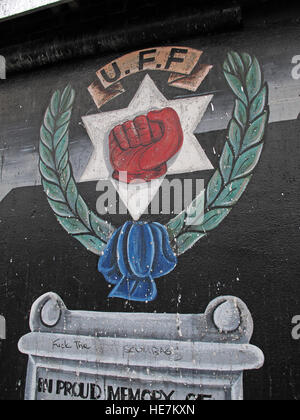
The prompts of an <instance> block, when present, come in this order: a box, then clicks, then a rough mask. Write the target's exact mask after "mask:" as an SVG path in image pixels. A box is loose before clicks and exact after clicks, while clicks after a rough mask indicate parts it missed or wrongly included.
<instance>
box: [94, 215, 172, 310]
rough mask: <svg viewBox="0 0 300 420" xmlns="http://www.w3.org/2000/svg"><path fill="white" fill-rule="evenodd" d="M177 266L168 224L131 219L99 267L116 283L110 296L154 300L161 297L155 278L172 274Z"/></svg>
mask: <svg viewBox="0 0 300 420" xmlns="http://www.w3.org/2000/svg"><path fill="white" fill-rule="evenodd" d="M176 265H177V258H176V256H175V254H174V253H173V251H172V248H171V245H170V241H169V236H168V232H167V230H166V228H165V227H164V226H162V225H160V224H159V223H134V222H127V223H125V225H124V226H123V227H121V228H120V229H118V230H117V231H116V232H115V233H114V235H113V236H112V238H111V239H110V241H109V243H108V245H107V247H106V250H105V252H104V255H103V256H102V257H101V258H100V260H99V265H98V270H99V271H100V273H102V274H103V275H104V277H105V279H106V281H107V282H108V283H110V284H114V285H115V288H114V289H113V291H112V292H111V293H110V295H109V297H116V298H121V299H126V300H132V301H138V302H150V301H153V300H154V299H155V298H156V296H157V288H156V284H155V281H154V279H156V278H159V277H162V276H164V275H166V274H168V273H170V272H171V271H173V270H174V268H175V267H176Z"/></svg>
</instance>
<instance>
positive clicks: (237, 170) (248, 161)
mask: <svg viewBox="0 0 300 420" xmlns="http://www.w3.org/2000/svg"><path fill="white" fill-rule="evenodd" d="M262 150H263V144H260V145H258V146H256V147H253V148H252V149H250V150H248V151H246V152H244V153H243V154H242V155H241V156H240V157H239V158H238V160H237V161H236V164H235V166H234V168H233V171H232V179H236V178H240V177H245V176H247V175H249V174H250V173H251V172H252V171H253V170H254V168H255V167H256V165H257V164H258V161H259V159H260V156H261V153H262Z"/></svg>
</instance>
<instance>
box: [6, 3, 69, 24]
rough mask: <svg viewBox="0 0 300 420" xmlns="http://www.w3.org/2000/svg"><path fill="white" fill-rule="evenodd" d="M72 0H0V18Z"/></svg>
mask: <svg viewBox="0 0 300 420" xmlns="http://www.w3.org/2000/svg"><path fill="white" fill-rule="evenodd" d="M66 1H70V0H63V1H62V0H0V19H6V18H8V17H11V16H14V15H19V14H22V13H25V12H29V11H30V10H34V9H38V8H40V7H45V6H50V5H53V4H55V3H65V2H66Z"/></svg>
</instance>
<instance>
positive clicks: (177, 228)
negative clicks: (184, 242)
mask: <svg viewBox="0 0 300 420" xmlns="http://www.w3.org/2000/svg"><path fill="white" fill-rule="evenodd" d="M185 218H186V212H185V211H183V212H182V213H180V214H178V216H176V217H174V218H173V219H172V220H170V222H169V223H168V224H167V225H166V227H167V231H168V234H169V237H170V239H171V241H173V240H174V239H175V238H176V237H177V236H178V234H179V233H180V232H181V230H182V228H183V226H184V221H185Z"/></svg>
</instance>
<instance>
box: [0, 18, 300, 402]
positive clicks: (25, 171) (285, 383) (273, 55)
mask: <svg viewBox="0 0 300 420" xmlns="http://www.w3.org/2000/svg"><path fill="white" fill-rule="evenodd" d="M298 39H299V28H298V27H293V26H291V27H286V28H285V31H284V36H283V34H282V29H280V30H279V29H276V27H275V28H272V29H270V30H269V31H268V33H266V32H264V31H261V32H259V31H257V30H256V31H255V32H251V31H249V32H248V34H247V36H245V34H244V33H234V34H232V35H228V34H227V35H224V36H220V35H219V36H215V37H213V36H212V37H210V38H209V39H206V40H205V41H204V40H200V39H199V40H197V39H193V40H184V42H183V41H182V42H181V43H180V42H179V44H177V45H181V46H182V47H184V48H186V47H190V48H195V49H197V50H202V51H204V54H203V56H202V58H201V62H202V63H205V64H212V65H213V66H214V67H213V69H212V70H211V71H210V72H209V74H208V75H207V76H206V78H205V80H204V81H203V82H202V84H201V86H200V87H199V88H198V90H197V91H196V92H191V91H188V90H181V89H179V88H178V87H173V86H169V85H168V83H167V82H168V78H169V74H168V75H166V74H165V73H163V72H161V71H157V70H156V71H152V70H151V71H148V72H141V73H138V74H136V75H132V76H129V75H128V76H129V77H127V78H126V79H125V80H124V81H123V82H122V83H123V87H124V88H125V92H124V93H123V94H121V95H119V96H118V97H116V98H115V99H113V100H112V101H110V102H109V103H107V104H106V105H105V106H104V107H103V108H102V109H101V112H102V113H105V112H109V111H114V112H116V111H117V110H120V109H122V108H127V107H128V105H129V104H130V102H131V101H132V99H133V97H134V96H135V95H136V92H137V89H138V87H139V86H140V85H141V83H142V82H143V80H144V78H145V76H146V74H147V73H148V76H150V77H151V79H152V81H153V82H154V83H155V85H156V87H157V89H158V90H160V92H161V93H162V94H163V95H164V96H165V97H166V98H167V99H168V100H169V101H170V100H173V101H175V100H179V101H180V100H182V99H183V97H184V99H186V98H194V99H195V97H197V95H198V96H199V95H208V94H209V95H210V94H211V95H214V96H213V98H212V100H211V103H212V105H209V106H208V108H207V111H206V113H205V115H204V116H203V119H202V121H201V122H200V121H199V125H198V127H197V130H196V133H197V134H196V137H197V140H198V143H199V145H200V146H201V147H202V149H203V150H204V152H205V154H206V156H207V157H208V159H209V161H210V162H211V164H212V166H213V167H214V168H218V165H219V160H220V156H221V154H222V150H223V148H224V144H225V141H226V136H227V130H226V127H227V124H228V121H229V120H230V118H231V117H232V109H233V106H234V95H233V92H232V91H231V90H230V89H229V87H228V85H227V83H226V81H225V78H224V74H223V69H222V66H223V63H224V60H225V59H226V54H227V53H228V52H229V51H232V50H234V51H238V52H247V53H249V54H251V55H255V56H256V57H257V58H258V61H259V63H260V64H261V66H262V72H263V76H264V79H265V81H266V82H267V83H268V85H269V92H270V96H269V105H270V122H269V124H268V126H267V129H266V132H265V137H264V149H263V152H262V155H261V158H260V161H259V163H258V166H257V167H256V169H255V170H254V171H253V177H252V180H251V182H250V183H249V186H248V187H247V190H246V191H245V193H244V195H243V196H242V198H240V200H239V202H238V203H237V204H236V205H235V206H234V208H233V210H232V211H231V213H230V214H229V215H228V217H227V218H226V219H225V220H224V221H223V222H222V224H220V226H218V227H217V228H216V229H214V230H213V231H212V232H211V233H210V234H209V235H208V236H206V237H204V238H202V239H201V240H200V241H199V242H198V243H197V244H196V245H195V246H193V247H192V248H191V249H190V250H189V251H188V252H186V253H184V255H182V256H180V257H178V265H177V267H176V269H175V270H174V271H172V272H171V273H170V274H168V275H165V276H164V277H163V278H161V279H158V280H157V281H156V283H157V287H158V296H157V297H156V299H153V301H150V302H146V303H145V302H136V301H132V300H130V299H127V300H122V299H119V298H108V294H109V293H110V292H111V288H109V287H108V284H107V282H106V281H105V279H104V276H103V275H102V274H100V273H99V272H98V270H97V264H98V258H97V256H96V255H94V254H93V253H91V252H88V251H87V250H86V249H85V247H83V246H82V245H81V244H80V243H79V242H77V241H76V240H75V239H74V238H72V236H71V235H67V234H66V232H65V231H64V230H63V229H62V227H61V226H60V225H59V224H58V223H57V220H56V218H55V217H54V214H53V211H52V209H51V208H50V207H49V204H48V202H47V197H46V195H45V193H44V191H43V188H42V186H41V185H40V184H41V177H40V172H39V141H40V137H39V135H40V134H39V132H40V126H41V124H42V122H43V118H44V114H45V111H46V109H47V107H48V105H49V102H50V98H51V96H52V94H53V93H54V92H55V91H56V89H63V88H64V87H65V86H66V85H67V84H71V85H72V87H73V88H74V90H75V92H76V100H75V105H74V108H73V113H72V118H71V125H70V154H71V163H72V166H73V170H74V175H75V178H76V181H77V183H78V188H79V191H80V193H81V194H82V196H83V197H84V199H85V200H86V202H87V204H88V206H89V208H91V209H93V210H94V211H95V210H96V201H97V198H98V197H99V192H96V184H97V182H95V181H92V182H80V180H81V177H82V175H83V174H84V172H85V170H86V168H87V165H88V163H89V160H90V158H91V156H92V152H93V146H92V142H91V140H90V138H89V136H88V134H87V131H86V128H85V126H84V124H83V122H82V117H88V116H90V115H94V114H97V113H98V110H97V107H96V106H95V102H94V101H93V99H92V97H91V96H90V94H89V92H88V90H87V88H88V87H89V86H90V85H91V84H92V83H93V82H94V81H95V79H96V76H95V73H96V71H98V69H99V68H100V67H102V66H105V65H106V64H108V63H109V62H111V61H112V60H116V59H117V58H119V57H120V55H121V54H115V55H113V56H101V57H98V58H97V59H90V60H82V61H80V62H71V63H68V64H63V65H60V66H56V67H52V68H48V69H40V70H37V71H34V72H31V73H28V74H21V75H15V76H14V77H13V78H11V79H10V78H8V79H7V80H6V81H2V82H1V89H0V116H1V127H0V142H1V144H0V157H1V168H0V193H1V203H0V221H1V238H0V244H1V259H0V273H1V277H0V313H1V315H3V316H4V317H5V319H6V323H7V333H6V340H5V341H0V371H1V380H0V398H1V399H14V398H15V399H23V398H24V391H25V377H26V369H27V356H26V355H23V354H21V353H20V352H19V350H18V342H19V340H20V338H21V337H22V336H24V335H25V334H27V333H28V332H29V327H28V322H29V313H30V308H31V305H32V304H33V302H34V301H35V300H36V299H37V298H39V297H40V296H41V295H43V294H44V293H47V292H50V291H51V292H55V293H57V294H58V295H59V296H61V298H62V299H63V301H64V303H65V304H66V305H67V307H68V308H72V310H85V311H97V312H105V313H114V312H117V313H120V312H124V313H129V314H130V313H133V314H135V315H134V316H135V317H136V318H137V319H138V318H139V313H148V314H153V313H169V314H199V313H204V312H205V309H206V307H207V305H208V304H209V302H211V301H212V300H213V299H215V298H217V297H219V296H228V295H230V296H236V297H238V298H240V299H242V301H244V302H245V303H246V305H247V306H248V308H249V310H250V312H251V314H252V317H253V321H254V327H255V329H254V335H253V338H252V340H251V342H253V343H254V344H255V345H256V346H258V347H259V348H260V349H261V350H262V351H263V353H264V355H265V364H264V366H263V367H262V368H261V369H260V370H258V371H255V372H249V373H246V374H245V381H244V392H245V398H246V399H298V398H299V397H300V395H299V392H300V390H299V361H298V357H299V356H298V353H299V342H298V341H297V340H295V339H293V338H292V334H291V332H292V328H293V325H292V319H293V317H295V316H296V315H298V313H299V310H300V309H299V305H300V285H299V282H298V269H299V258H298V250H299V246H300V243H299V212H300V210H299V209H300V203H299V194H298V189H299V188H298V187H299V175H300V174H299V169H300V167H299V161H298V156H299V141H298V139H299V136H300V126H299V120H298V118H297V116H298V114H299V113H300V99H299V94H300V85H299V77H298V74H299V73H298V72H297V68H296V66H297V60H296V59H295V58H294V57H295V56H297V55H299V54H300V51H299V46H298V43H297V40H298ZM145 100H146V99H145ZM195 106H196V105H195ZM150 108H151V107H150ZM101 112H100V114H99V115H101ZM133 114H134V115H133V116H137V115H140V114H139V109H138V108H137V109H136V111H135V112H134V113H133ZM200 119H201V118H200ZM124 121H125V120H124ZM120 122H121V121H120ZM212 174H213V172H212V171H211V170H209V168H208V169H207V170H205V171H204V172H203V171H197V172H195V171H194V172H192V173H191V174H189V175H187V174H185V175H181V174H179V173H178V172H177V174H174V173H173V174H172V175H171V179H172V178H174V177H175V178H176V176H178V177H180V178H185V177H189V178H192V179H204V180H205V185H206V186H207V185H208V182H209V180H210V179H211V176H212ZM172 217H173V215H155V216H153V215H151V216H142V218H141V219H140V220H141V221H144V222H150V221H151V222H153V221H155V222H158V223H160V224H162V225H165V224H166V223H168V221H169V220H170V218H172ZM103 218H104V219H105V220H107V221H109V222H110V223H112V224H113V225H114V226H116V227H120V226H122V224H123V223H125V222H126V221H128V220H131V218H130V216H129V215H122V216H120V215H107V216H103ZM146 300H147V299H146ZM150 300H151V299H150Z"/></svg>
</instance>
